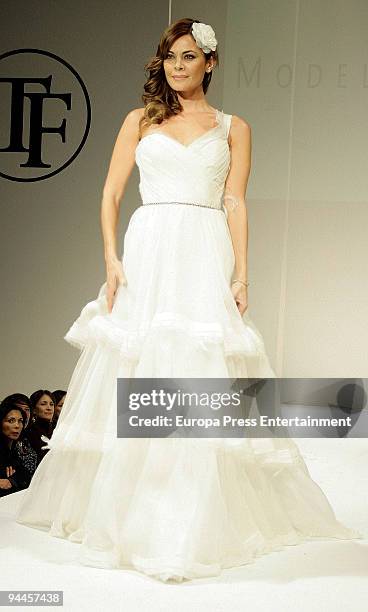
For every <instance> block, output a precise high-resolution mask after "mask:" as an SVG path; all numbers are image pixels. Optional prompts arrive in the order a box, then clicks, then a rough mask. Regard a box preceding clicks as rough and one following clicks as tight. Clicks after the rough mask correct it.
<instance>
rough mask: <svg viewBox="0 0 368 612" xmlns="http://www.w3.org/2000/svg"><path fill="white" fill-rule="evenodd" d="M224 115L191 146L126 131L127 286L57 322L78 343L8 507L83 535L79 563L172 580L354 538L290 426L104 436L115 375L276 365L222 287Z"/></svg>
mask: <svg viewBox="0 0 368 612" xmlns="http://www.w3.org/2000/svg"><path fill="white" fill-rule="evenodd" d="M230 121H231V115H227V114H224V113H223V112H222V111H221V112H220V111H217V112H216V125H215V127H214V128H212V129H210V130H208V131H207V132H205V133H204V134H203V135H202V136H200V137H199V138H196V139H195V140H194V141H193V142H191V143H190V144H189V145H183V144H181V143H180V142H178V141H177V140H176V139H174V138H172V137H169V136H167V135H165V134H163V133H159V132H156V133H151V134H149V135H147V136H144V137H143V139H142V140H141V141H140V142H139V144H138V146H137V149H136V162H137V164H138V167H139V171H140V186H139V189H140V194H141V197H142V202H143V205H141V206H139V207H138V208H137V210H136V211H135V212H134V214H133V215H132V217H131V219H130V223H129V226H128V229H127V232H126V234H125V238H124V254H123V267H124V271H125V274H126V277H127V285H126V286H120V287H119V289H118V292H117V295H116V301H115V304H114V307H113V310H112V313H111V314H108V311H107V306H106V299H105V285H103V286H102V287H101V290H100V292H99V295H98V298H97V299H96V300H94V301H92V302H90V303H88V304H87V305H86V306H85V308H83V310H82V312H81V314H80V316H79V318H78V319H77V320H76V322H75V323H74V324H73V325H72V327H71V328H70V330H69V331H68V333H67V335H66V336H65V339H66V340H67V341H69V342H71V343H72V344H73V345H76V346H77V347H79V348H80V349H82V352H81V355H80V358H79V361H78V363H77V365H76V368H75V370H74V373H73V375H72V378H71V381H70V384H69V387H68V392H67V397H66V401H65V403H64V407H63V410H62V412H61V416H60V418H59V422H58V425H57V427H56V429H55V431H54V434H53V436H52V439H51V440H50V442H49V445H48V446H49V448H50V451H49V452H48V453H47V454H46V456H45V458H44V459H43V460H42V462H41V464H40V465H39V467H38V469H37V471H36V473H35V475H34V477H33V479H32V482H31V485H30V487H29V488H28V489H27V490H26V491H25V492H24V496H23V498H22V500H21V503H20V506H19V509H18V515H17V521H18V522H19V523H22V524H26V525H29V526H32V527H35V528H39V529H45V530H47V531H49V533H50V535H53V536H57V537H61V538H67V539H69V540H72V541H74V542H80V543H81V546H80V554H79V561H80V562H81V563H83V564H86V565H92V566H96V567H121V568H124V567H128V568H135V569H137V570H139V571H141V572H145V573H146V574H149V575H151V576H154V577H156V578H159V579H161V580H164V581H166V580H169V579H174V580H178V581H180V580H182V579H183V578H187V579H191V578H196V577H203V576H213V575H217V574H219V573H220V572H221V569H222V568H227V567H231V566H237V565H242V564H245V563H249V562H251V561H253V560H254V559H255V558H256V557H258V556H260V555H262V554H264V553H267V552H269V551H272V550H279V549H280V547H282V546H283V545H285V544H297V543H299V542H301V541H303V540H305V539H314V538H341V539H351V538H355V537H361V536H360V535H359V534H358V533H357V532H356V531H354V530H352V529H349V528H347V527H345V526H344V525H343V524H341V523H340V522H339V521H338V520H337V519H336V517H335V515H334V512H333V510H332V508H331V506H330V504H329V502H328V500H327V498H326V497H325V495H324V493H323V492H322V490H321V489H320V488H319V486H318V485H317V484H316V483H315V482H314V481H313V480H312V478H311V477H310V475H309V472H308V470H307V467H306V465H305V463H304V460H303V458H302V457H301V455H300V453H299V449H298V447H297V445H296V444H295V442H293V441H292V440H291V439H287V438H281V439H243V440H241V442H240V443H239V440H238V441H237V442H238V443H237V444H234V443H233V442H234V440H232V439H228V438H222V439H221V438H215V439H195V438H192V439H190V438H166V439H147V438H144V439H121V438H119V439H118V438H116V402H117V394H116V378H117V377H180V378H184V377H203V378H205V377H211V378H228V377H230V378H247V377H254V378H257V377H258V378H273V377H275V374H274V372H273V370H272V369H271V366H270V364H269V361H268V358H267V355H266V352H265V347H264V343H263V340H262V337H261V335H260V333H259V331H258V330H257V328H256V327H255V325H254V324H253V323H252V321H251V320H250V318H249V316H248V314H247V313H246V314H245V315H244V316H243V317H241V315H240V314H239V311H238V309H237V306H236V304H235V301H234V298H233V296H232V293H231V288H230V287H231V279H232V274H233V270H234V252H233V247H232V242H231V236H230V232H229V228H228V225H227V221H226V215H225V211H224V208H223V205H222V198H223V190H224V183H225V179H226V176H227V173H228V170H229V163H230V151H229V146H228V142H227V136H228V132H229V128H230Z"/></svg>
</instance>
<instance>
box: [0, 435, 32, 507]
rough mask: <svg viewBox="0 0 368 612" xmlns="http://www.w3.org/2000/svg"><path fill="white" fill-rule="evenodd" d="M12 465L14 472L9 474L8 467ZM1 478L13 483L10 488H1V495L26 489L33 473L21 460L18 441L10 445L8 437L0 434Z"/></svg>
mask: <svg viewBox="0 0 368 612" xmlns="http://www.w3.org/2000/svg"><path fill="white" fill-rule="evenodd" d="M9 467H12V468H13V470H15V471H14V473H13V474H12V475H11V476H8V475H7V472H6V468H9ZM0 478H5V479H8V480H9V482H10V484H11V485H12V486H11V487H10V488H9V489H3V488H0V497H4V496H5V495H9V493H15V492H16V491H21V490H22V489H26V488H27V487H28V485H29V483H30V482H31V478H32V474H31V473H30V472H28V470H26V469H25V468H24V467H23V466H22V463H21V461H20V460H19V456H18V452H17V448H16V442H12V445H11V446H10V447H9V445H8V442H7V439H6V438H5V437H4V436H3V435H1V434H0Z"/></svg>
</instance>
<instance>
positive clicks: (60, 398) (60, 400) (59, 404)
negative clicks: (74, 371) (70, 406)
mask: <svg viewBox="0 0 368 612" xmlns="http://www.w3.org/2000/svg"><path fill="white" fill-rule="evenodd" d="M52 395H53V396H54V399H55V412H54V418H53V422H54V429H55V427H56V423H57V422H58V418H59V416H60V412H61V410H62V408H63V405H64V400H65V396H66V391H62V390H61V389H57V390H56V391H54V392H53V394H52Z"/></svg>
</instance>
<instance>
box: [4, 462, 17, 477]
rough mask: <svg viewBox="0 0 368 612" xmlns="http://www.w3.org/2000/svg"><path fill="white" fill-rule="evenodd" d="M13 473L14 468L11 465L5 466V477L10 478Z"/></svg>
mask: <svg viewBox="0 0 368 612" xmlns="http://www.w3.org/2000/svg"><path fill="white" fill-rule="evenodd" d="M14 473H15V469H14V468H13V467H12V466H11V465H10V466H9V467H7V468H6V476H7V478H10V476H13V474H14Z"/></svg>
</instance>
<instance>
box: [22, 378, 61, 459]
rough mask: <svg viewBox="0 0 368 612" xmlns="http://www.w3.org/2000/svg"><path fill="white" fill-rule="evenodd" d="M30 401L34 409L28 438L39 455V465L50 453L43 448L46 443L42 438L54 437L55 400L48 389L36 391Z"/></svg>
mask: <svg viewBox="0 0 368 612" xmlns="http://www.w3.org/2000/svg"><path fill="white" fill-rule="evenodd" d="M29 399H30V402H31V407H32V419H31V425H30V426H29V428H28V432H27V437H28V440H29V441H30V443H31V446H32V447H33V448H34V449H35V451H36V453H37V465H38V464H39V463H40V461H41V460H42V459H43V457H44V456H45V454H46V453H47V452H48V449H47V448H46V449H43V448H42V446H45V444H46V442H45V441H44V440H42V439H41V436H45V437H46V438H48V439H50V438H51V436H52V432H53V421H52V419H53V416H54V409H55V399H54V396H53V395H52V393H51V391H48V390H47V389H39V390H38V391H35V392H34V393H32V395H31V397H30V398H29Z"/></svg>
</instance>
